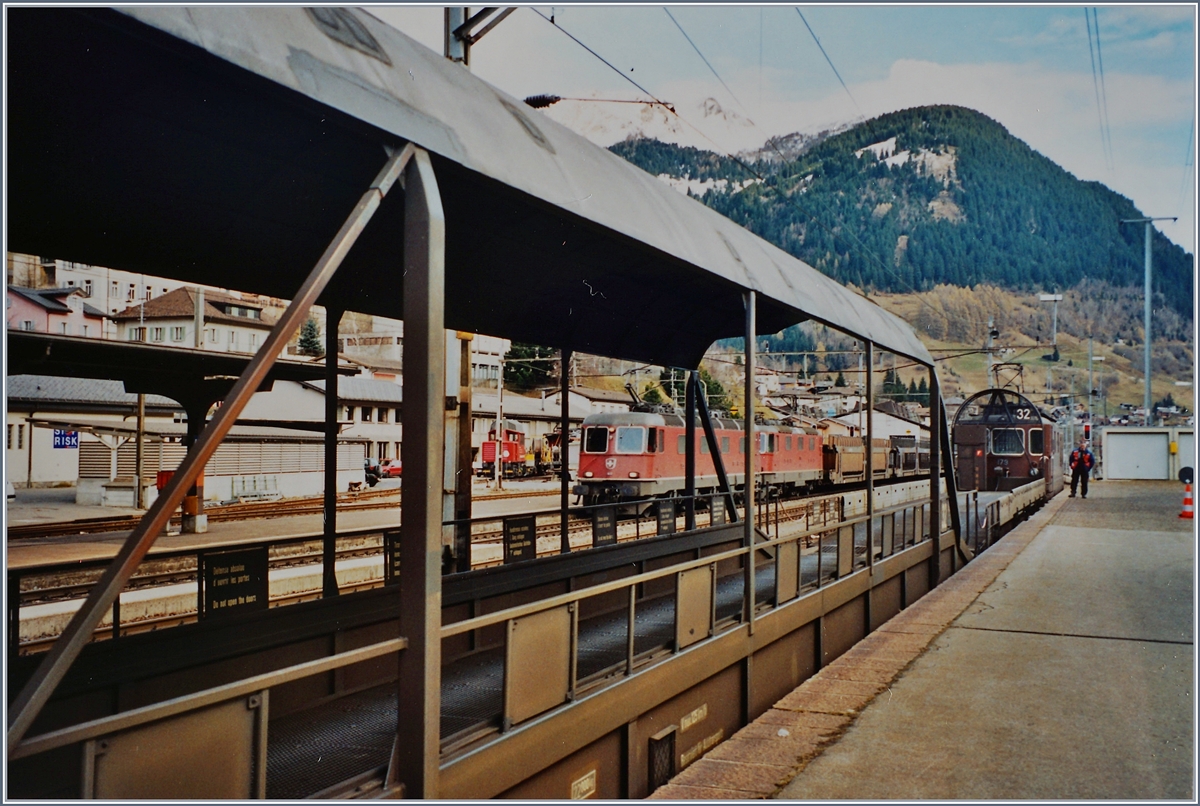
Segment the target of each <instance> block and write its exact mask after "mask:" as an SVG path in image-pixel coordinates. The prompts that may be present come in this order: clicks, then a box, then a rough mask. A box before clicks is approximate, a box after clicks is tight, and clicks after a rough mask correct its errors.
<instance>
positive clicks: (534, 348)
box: [504, 341, 557, 392]
mask: <svg viewBox="0 0 1200 806" xmlns="http://www.w3.org/2000/svg"><path fill="white" fill-rule="evenodd" d="M556 354H557V351H556V350H554V349H552V348H550V347H540V346H538V345H536V344H522V343H521V342H516V341H514V342H513V343H512V346H511V347H510V348H509V350H508V353H507V354H506V355H505V356H504V388H505V389H512V390H513V391H517V392H528V391H530V390H531V389H537V388H539V387H545V386H549V385H550V384H551V383H552V380H553V376H554V375H555V363H554V362H553V361H539V360H537V359H542V358H545V359H552V358H554V356H555V355H556Z"/></svg>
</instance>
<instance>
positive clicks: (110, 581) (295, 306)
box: [7, 143, 416, 756]
mask: <svg viewBox="0 0 1200 806" xmlns="http://www.w3.org/2000/svg"><path fill="white" fill-rule="evenodd" d="M415 153H416V148H415V147H414V146H413V145H412V144H411V143H410V144H408V145H406V146H405V147H404V148H403V149H393V150H391V152H390V155H389V157H388V159H387V162H386V163H384V166H383V168H382V170H380V172H379V174H378V175H377V176H376V177H375V179H374V181H373V182H372V183H371V186H370V187H369V188H367V190H366V192H364V193H363V195H362V197H361V198H360V199H359V201H358V204H357V205H355V207H354V209H353V210H352V211H351V213H350V215H349V217H348V218H347V219H346V221H345V223H344V224H343V225H342V227H341V229H340V230H339V231H338V233H337V235H335V236H334V238H333V241H332V242H331V243H330V244H329V246H328V247H327V248H326V250H325V253H324V254H323V255H321V258H320V259H319V260H318V261H317V264H316V266H314V267H313V269H312V271H311V272H310V273H309V275H308V277H307V278H306V279H305V281H304V283H303V285H301V286H300V289H299V291H298V292H297V294H296V296H295V297H294V298H293V300H292V302H291V304H290V305H288V307H287V310H285V311H284V313H283V315H282V316H281V317H280V318H279V321H278V322H277V323H276V324H275V327H274V328H273V329H272V330H271V333H270V335H269V336H267V339H266V341H265V342H264V343H263V346H262V347H261V348H260V349H259V351H258V352H257V353H255V355H254V358H252V359H251V360H250V363H249V365H248V366H247V367H246V369H245V371H244V372H243V373H242V375H241V377H240V378H238V380H237V382H236V383H234V385H233V388H232V389H230V390H229V394H228V395H227V396H226V398H225V400H224V402H223V403H222V405H221V407H220V409H219V410H218V411H217V414H216V416H215V417H213V419H212V420H210V421H209V423H208V425H207V426H205V428H204V430H203V431H202V432H201V434H200V437H199V438H198V439H197V440H196V442H195V444H194V445H192V447H191V450H189V451H188V453H187V456H186V457H184V460H183V462H182V463H180V465H179V468H178V469H177V470H176V471H175V474H174V475H173V476H172V477H171V480H170V481H169V482H167V485H166V487H165V488H163V491H162V493H161V494H160V495H159V497H158V498H157V499H155V501H154V504H152V505H151V507H150V509H149V511H147V512H146V514H145V516H144V517H143V518H142V521H141V523H140V524H139V525H138V526H137V528H135V529H134V530H133V531H132V532H131V533H130V534H129V537H128V538H127V539H126V541H125V545H124V546H122V548H121V551H120V552H118V554H117V556H116V557H115V558H113V561H112V564H111V565H110V566H109V569H108V571H107V572H105V574H104V576H103V577H102V578H101V580H100V582H99V584H97V585H96V587H95V588H94V589H93V590H92V593H91V595H90V596H89V597H88V599H87V601H86V602H84V605H83V607H82V608H80V609H79V610H78V611H77V612H76V613H75V616H74V617H73V618H72V619H71V622H70V623H69V624H68V625H67V629H66V631H65V632H64V633H63V635H62V637H61V638H60V639H59V640H58V641H57V642H56V643H55V645H54V648H53V649H52V650H50V652H49V654H48V655H47V656H46V658H45V659H44V660H43V661H42V663H41V665H40V666H38V668H37V670H36V671H34V673H33V676H32V677H31V678H30V680H29V682H28V683H26V685H25V687H24V688H23V689H22V690H21V692H20V694H18V695H17V698H16V699H15V700H14V701H13V703H12V705H11V708H10V711H9V720H8V733H7V753H8V755H10V756H11V754H12V752H13V750H14V749H16V747H17V745H18V743H19V742H20V741H21V738H22V737H23V736H24V735H25V732H26V731H27V730H29V728H30V726H32V725H33V721H34V720H35V719H36V718H37V715H38V714H39V713H40V712H41V709H42V707H43V706H44V705H45V704H46V702H47V701H48V700H49V699H50V695H51V694H53V692H54V689H55V688H56V687H57V686H58V684H59V682H61V681H62V678H63V677H64V676H65V675H66V673H67V669H68V668H69V667H70V666H71V664H72V663H73V662H74V660H75V658H76V657H78V656H79V653H80V652H81V651H82V650H83V647H84V646H85V645H86V644H87V643H88V642H89V641H90V640H91V634H92V630H94V629H95V627H96V625H97V624H99V623H100V620H101V619H102V618H103V617H104V614H105V613H106V612H107V611H108V608H109V607H110V606H111V605H112V603H113V601H114V600H115V599H116V597H117V596H118V595H120V592H121V588H123V587H124V585H125V581H126V580H127V579H129V577H131V576H132V575H133V573H134V572H135V571H136V570H137V566H138V564H139V563H140V562H141V560H142V558H143V557H144V556H145V555H146V552H148V551H149V550H150V547H151V546H152V545H153V544H154V541H155V540H156V539H157V538H158V535H159V534H160V533H162V531H163V529H164V528H165V527H166V525H167V522H168V521H169V520H170V517H171V514H172V513H173V512H174V510H175V508H176V507H177V506H179V504H180V503H181V502H182V501H183V498H184V496H185V495H186V494H187V491H188V490H189V489H190V488H191V485H192V484H193V483H194V482H195V481H196V479H197V478H199V476H200V473H201V472H202V471H203V470H204V466H205V464H206V463H207V462H208V460H209V459H210V458H211V457H212V455H213V454H214V453H216V450H217V448H218V447H219V446H220V444H221V441H222V440H223V439H224V438H225V435H226V434H228V433H229V430H230V429H231V428H232V427H233V425H234V423H235V422H236V420H237V418H238V416H239V415H240V414H241V413H242V410H243V409H244V408H245V407H246V404H247V403H248V402H249V401H250V397H251V396H252V395H253V394H254V393H255V392H256V391H257V390H258V387H259V385H260V384H261V383H262V381H263V380H264V379H265V378H266V376H267V373H268V372H269V371H270V370H271V367H272V366H273V365H274V363H275V361H276V359H277V358H278V357H279V355H280V353H281V352H282V351H283V348H284V347H285V345H286V344H287V341H288V339H290V338H291V336H292V334H293V333H294V332H295V331H296V329H297V328H298V327H299V326H300V324H302V323H303V321H304V318H305V317H306V316H307V314H308V311H309V309H310V308H312V306H313V304H314V303H316V301H317V299H318V298H319V297H320V295H321V292H322V291H324V289H325V286H326V285H327V284H328V283H329V281H330V280H331V279H332V278H333V275H334V274H335V273H336V272H337V269H338V267H339V266H341V264H342V261H343V260H344V259H345V257H346V255H347V254H348V253H349V252H350V249H351V248H352V247H353V246H354V244H355V242H356V241H357V240H358V236H359V235H360V234H361V233H362V231H363V230H364V229H365V228H366V226H367V223H368V222H369V221H370V220H371V217H372V216H373V215H374V214H375V211H376V210H377V209H379V205H380V203H381V202H382V201H383V198H384V197H385V196H386V195H387V193H388V191H389V190H391V188H392V185H394V184H395V182H396V180H397V179H398V178H399V177H400V174H401V172H402V171H403V170H404V168H405V166H406V165H407V164H408V162H409V160H410V158H411V157H412V156H413V155H414V154H415Z"/></svg>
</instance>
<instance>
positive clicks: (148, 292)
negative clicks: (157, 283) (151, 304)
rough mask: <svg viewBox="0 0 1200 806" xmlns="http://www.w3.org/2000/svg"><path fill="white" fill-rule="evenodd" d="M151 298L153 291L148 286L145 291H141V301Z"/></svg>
mask: <svg viewBox="0 0 1200 806" xmlns="http://www.w3.org/2000/svg"><path fill="white" fill-rule="evenodd" d="M153 296H154V290H153V289H152V288H150V286H146V287H145V289H143V290H142V299H150V298H151V297H153Z"/></svg>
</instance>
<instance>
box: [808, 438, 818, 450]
mask: <svg viewBox="0 0 1200 806" xmlns="http://www.w3.org/2000/svg"><path fill="white" fill-rule="evenodd" d="M808 449H809V450H810V451H815V450H816V449H817V438H816V437H809V438H808Z"/></svg>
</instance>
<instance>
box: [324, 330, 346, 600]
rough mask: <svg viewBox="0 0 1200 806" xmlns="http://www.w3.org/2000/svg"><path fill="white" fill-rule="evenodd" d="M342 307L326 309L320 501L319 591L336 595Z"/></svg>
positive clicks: (327, 594) (326, 594) (325, 594)
mask: <svg viewBox="0 0 1200 806" xmlns="http://www.w3.org/2000/svg"><path fill="white" fill-rule="evenodd" d="M341 321H342V311H339V310H336V309H334V308H326V309H325V494H324V497H323V499H322V503H321V513H322V515H323V516H324V524H323V525H324V533H325V534H324V538H323V540H322V544H321V595H322V596H337V595H338V581H337V465H338V461H337V458H338V407H339V406H338V404H339V400H338V371H337V370H338V363H337V362H338V348H337V337H338V325H340V324H341Z"/></svg>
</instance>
